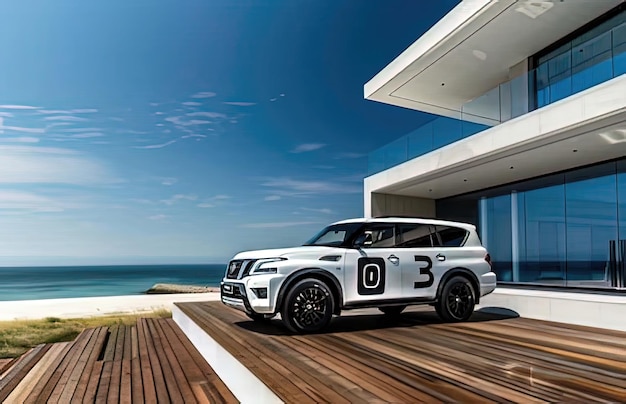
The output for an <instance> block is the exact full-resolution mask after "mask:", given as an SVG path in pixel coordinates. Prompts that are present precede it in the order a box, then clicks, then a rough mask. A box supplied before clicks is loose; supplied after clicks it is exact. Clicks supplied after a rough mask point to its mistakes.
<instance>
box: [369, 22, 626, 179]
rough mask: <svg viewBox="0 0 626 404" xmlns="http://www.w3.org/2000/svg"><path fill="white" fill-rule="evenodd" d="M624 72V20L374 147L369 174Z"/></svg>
mask: <svg viewBox="0 0 626 404" xmlns="http://www.w3.org/2000/svg"><path fill="white" fill-rule="evenodd" d="M624 73H626V23H623V24H621V25H619V26H617V27H615V28H613V29H612V30H610V31H607V32H605V33H604V34H602V35H599V36H596V37H594V38H592V39H589V40H587V41H585V42H584V43H581V44H579V45H575V46H572V48H571V49H570V50H568V51H566V52H563V53H562V54H559V55H557V56H555V57H553V58H551V59H550V60H549V61H548V62H546V63H544V64H542V65H540V66H539V67H537V68H536V69H533V70H531V71H529V72H528V73H526V74H523V75H521V76H518V77H516V78H514V79H512V80H510V81H508V82H505V83H502V84H500V85H499V86H498V87H496V88H494V89H492V90H490V91H488V92H487V93H485V94H484V95H482V96H480V97H478V98H475V99H473V100H471V101H468V102H467V103H465V104H464V105H463V106H462V107H461V111H460V113H459V115H460V119H454V118H447V117H440V118H437V119H434V120H433V121H431V122H429V123H427V124H426V125H423V126H421V127H419V128H417V129H416V130H414V131H413V132H411V133H409V134H407V135H405V136H403V137H401V138H399V139H397V140H395V141H393V142H391V143H388V144H387V145H385V146H383V147H381V148H379V149H377V150H374V151H373V152H371V153H370V154H369V156H368V174H369V175H372V174H375V173H377V172H380V171H383V170H386V169H388V168H390V167H394V166H396V165H398V164H401V163H404V162H406V161H409V160H411V159H414V158H416V157H419V156H421V155H424V154H426V153H428V152H431V151H433V150H436V149H438V148H440V147H443V146H445V145H448V144H451V143H454V142H456V141H458V140H460V139H463V138H466V137H469V136H472V135H475V134H477V133H479V132H482V131H483V130H485V129H488V128H490V127H492V126H495V125H499V124H500V123H502V122H506V121H508V120H510V119H513V118H516V117H518V116H521V115H524V114H526V113H528V112H530V111H534V110H536V109H539V108H541V107H543V106H546V105H548V104H551V103H553V102H556V101H559V100H562V99H564V98H567V97H569V96H570V95H573V94H576V93H579V92H581V91H583V90H586V89H588V88H591V87H593V86H596V85H598V84H600V83H603V82H605V81H608V80H610V79H612V78H614V77H617V76H620V75H622V74H624Z"/></svg>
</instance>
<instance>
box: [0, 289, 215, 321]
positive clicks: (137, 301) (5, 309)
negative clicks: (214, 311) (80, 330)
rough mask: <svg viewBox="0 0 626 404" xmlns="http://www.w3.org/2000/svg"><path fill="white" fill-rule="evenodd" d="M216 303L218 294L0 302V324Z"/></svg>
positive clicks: (150, 310) (146, 311)
mask: <svg viewBox="0 0 626 404" xmlns="http://www.w3.org/2000/svg"><path fill="white" fill-rule="evenodd" d="M219 299H220V294H219V293H186V294H164V295H132V296H104V297H76V298H68V299H45V300H16V301H5V302H2V301H0V321H11V320H27V319H41V318H46V317H59V318H79V317H96V316H107V315H117V314H141V313H149V312H153V311H155V310H162V309H165V310H171V309H172V306H173V304H174V302H202V301H215V300H219Z"/></svg>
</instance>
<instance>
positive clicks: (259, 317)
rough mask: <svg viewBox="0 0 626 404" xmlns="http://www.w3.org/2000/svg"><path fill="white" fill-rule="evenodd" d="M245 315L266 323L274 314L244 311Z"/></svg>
mask: <svg viewBox="0 0 626 404" xmlns="http://www.w3.org/2000/svg"><path fill="white" fill-rule="evenodd" d="M246 316H248V317H249V318H250V319H252V320H254V321H257V322H262V323H267V322H269V321H270V320H271V319H272V318H274V316H275V314H260V313H246Z"/></svg>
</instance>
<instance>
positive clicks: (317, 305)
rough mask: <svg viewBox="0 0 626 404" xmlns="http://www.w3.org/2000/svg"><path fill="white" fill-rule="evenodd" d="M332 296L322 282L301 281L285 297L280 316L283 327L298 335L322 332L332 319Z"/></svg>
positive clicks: (315, 280)
mask: <svg viewBox="0 0 626 404" xmlns="http://www.w3.org/2000/svg"><path fill="white" fill-rule="evenodd" d="M334 305H335V302H334V299H333V294H332V292H331V290H330V288H329V287H328V285H326V283H324V282H323V281H320V280H318V279H313V278H307V279H303V280H301V281H299V282H297V283H296V284H295V285H293V286H292V287H291V289H290V290H289V291H288V292H287V295H286V296H285V301H284V303H283V307H282V310H281V313H280V314H281V316H282V319H283V322H284V324H285V326H286V327H287V328H288V329H289V330H290V331H292V332H294V333H298V334H310V333H316V332H320V331H322V330H323V329H324V328H326V326H327V325H328V323H330V320H331V319H332V317H333V307H334Z"/></svg>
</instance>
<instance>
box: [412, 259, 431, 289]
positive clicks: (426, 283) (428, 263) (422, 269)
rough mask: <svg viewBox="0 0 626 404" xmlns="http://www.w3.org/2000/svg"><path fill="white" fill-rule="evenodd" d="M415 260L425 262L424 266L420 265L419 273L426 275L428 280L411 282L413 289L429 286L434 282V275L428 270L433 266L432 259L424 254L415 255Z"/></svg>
mask: <svg viewBox="0 0 626 404" xmlns="http://www.w3.org/2000/svg"><path fill="white" fill-rule="evenodd" d="M415 262H422V263H424V264H426V266H423V267H420V275H428V280H427V281H423V282H415V283H414V284H413V288H414V289H419V288H429V287H431V286H432V285H433V283H434V282H435V275H433V273H432V272H431V271H430V270H431V269H432V267H433V261H432V260H431V259H430V257H429V256H426V255H416V256H415Z"/></svg>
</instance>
